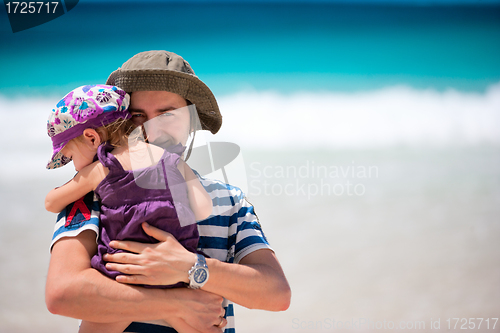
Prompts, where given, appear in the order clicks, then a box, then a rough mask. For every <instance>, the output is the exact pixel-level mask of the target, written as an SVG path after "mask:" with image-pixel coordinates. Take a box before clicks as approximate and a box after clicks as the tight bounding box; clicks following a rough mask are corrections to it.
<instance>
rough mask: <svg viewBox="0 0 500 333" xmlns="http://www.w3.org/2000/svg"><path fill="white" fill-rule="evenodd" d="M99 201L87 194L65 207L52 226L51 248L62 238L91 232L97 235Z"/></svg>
mask: <svg viewBox="0 0 500 333" xmlns="http://www.w3.org/2000/svg"><path fill="white" fill-rule="evenodd" d="M99 214H100V212H99V200H98V199H97V196H96V195H95V194H94V192H89V193H87V194H86V195H85V196H83V197H82V198H80V199H79V200H77V201H75V202H73V203H72V204H69V205H68V206H66V208H65V209H63V210H62V211H61V212H60V213H59V214H58V215H57V220H56V224H55V226H54V234H53V235H52V242H51V243H50V250H51V251H52V246H54V244H55V243H56V242H57V241H58V240H59V239H61V238H63V237H75V236H78V235H79V234H80V233H81V232H82V231H85V230H93V231H94V232H95V233H96V237H97V236H98V235H99Z"/></svg>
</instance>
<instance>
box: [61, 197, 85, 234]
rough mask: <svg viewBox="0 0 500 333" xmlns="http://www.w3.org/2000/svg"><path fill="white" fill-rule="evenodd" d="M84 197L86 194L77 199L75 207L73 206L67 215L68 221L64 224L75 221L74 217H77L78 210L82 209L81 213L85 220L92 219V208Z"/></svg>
mask: <svg viewBox="0 0 500 333" xmlns="http://www.w3.org/2000/svg"><path fill="white" fill-rule="evenodd" d="M83 198H85V196H83V197H81V198H80V199H78V200H77V201H75V203H74V204H73V207H72V208H71V211H70V212H69V214H68V215H66V223H65V224H64V226H65V227H67V226H69V225H70V224H71V221H73V217H75V215H76V212H77V211H78V210H80V213H82V215H83V217H84V218H85V221H87V220H90V210H89V208H88V207H87V205H86V204H85V202H84V201H83Z"/></svg>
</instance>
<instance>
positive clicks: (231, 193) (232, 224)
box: [51, 174, 271, 333]
mask: <svg viewBox="0 0 500 333" xmlns="http://www.w3.org/2000/svg"><path fill="white" fill-rule="evenodd" d="M197 176H198V178H199V179H200V182H201V184H202V185H203V186H204V188H205V190H206V191H207V193H208V194H209V195H210V197H211V198H212V203H213V210H212V215H211V216H210V217H209V218H207V219H206V220H203V221H199V222H197V223H198V232H199V234H200V241H199V243H198V249H199V250H201V251H203V252H204V253H205V254H207V255H208V256H209V257H211V258H215V259H218V260H220V261H224V262H228V263H238V262H239V261H240V260H241V259H242V258H243V257H245V256H246V255H248V254H250V253H252V252H254V251H256V250H260V249H271V248H270V246H269V243H268V242H267V239H266V237H265V236H264V233H263V232H262V228H261V226H260V223H259V221H258V219H257V216H256V215H255V213H254V209H253V206H252V205H251V204H250V203H249V202H248V201H247V199H246V197H245V195H244V193H243V192H242V191H241V190H240V189H239V188H237V187H234V186H231V185H228V184H225V183H223V182H220V181H217V180H210V179H204V178H203V177H201V176H200V175H198V174H197ZM82 200H83V203H84V204H85V206H83V205H82V204H81V203H80V205H78V202H77V203H75V204H71V205H69V206H68V207H67V208H66V209H65V210H63V211H62V212H61V213H59V215H58V217H57V222H56V225H55V228H54V235H53V238H52V243H51V248H52V245H53V244H54V243H55V242H56V241H57V240H59V239H60V238H62V237H75V236H76V235H78V234H79V233H80V232H82V231H84V230H89V229H90V230H94V231H95V232H96V234H98V233H99V203H98V201H97V198H96V197H95V196H93V195H92V194H88V195H87V196H86V197H85V198H83V199H82ZM75 206H76V207H75ZM85 207H87V209H88V211H83V212H82V211H81V210H85ZM68 220H70V221H69V223H68V222H67V221H68ZM224 306H225V308H226V319H227V322H228V324H227V326H226V327H225V331H224V332H225V333H234V332H235V325H234V309H233V304H232V303H231V302H229V301H225V304H224ZM157 325H162V326H164V325H167V323H165V322H163V321H154V322H149V323H148V324H141V323H134V327H133V329H134V332H143V333H146V332H156V331H157V332H161V331H162V329H161V327H158V326H157Z"/></svg>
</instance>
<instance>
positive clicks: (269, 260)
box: [202, 249, 291, 311]
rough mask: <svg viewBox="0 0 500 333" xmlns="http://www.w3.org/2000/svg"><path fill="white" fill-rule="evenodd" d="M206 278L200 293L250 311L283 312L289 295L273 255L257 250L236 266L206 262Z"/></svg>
mask: <svg viewBox="0 0 500 333" xmlns="http://www.w3.org/2000/svg"><path fill="white" fill-rule="evenodd" d="M207 264H208V266H209V271H210V278H209V279H208V281H207V283H206V284H205V286H204V287H203V288H202V289H203V290H206V291H209V292H211V293H215V294H218V295H221V296H223V297H225V298H227V299H229V300H231V301H233V302H235V303H237V304H239V305H242V306H245V307H247V308H250V309H261V310H268V311H284V310H286V309H288V307H289V305H290V298H291V291H290V287H289V285H288V282H287V280H286V278H285V275H284V273H283V271H282V269H281V266H280V265H279V263H278V261H277V259H276V257H275V256H274V253H273V252H272V251H270V250H267V249H264V250H258V251H255V252H253V253H251V254H249V255H247V256H246V257H244V258H243V259H242V260H241V262H240V264H229V263H224V262H220V261H218V260H214V259H207Z"/></svg>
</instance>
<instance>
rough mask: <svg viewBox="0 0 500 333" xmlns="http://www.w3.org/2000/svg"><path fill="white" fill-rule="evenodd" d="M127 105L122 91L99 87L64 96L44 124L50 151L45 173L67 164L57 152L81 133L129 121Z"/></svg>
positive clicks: (78, 90)
mask: <svg viewBox="0 0 500 333" xmlns="http://www.w3.org/2000/svg"><path fill="white" fill-rule="evenodd" d="M129 104H130V96H129V95H128V94H127V93H126V92H125V91H124V90H122V89H120V88H118V87H114V86H107V85H103V84H96V85H88V86H82V87H79V88H76V89H74V90H72V91H71V92H70V93H69V94H67V95H66V96H64V98H63V99H61V100H60V101H59V103H57V105H56V108H55V109H52V112H51V113H50V116H49V119H48V121H47V133H48V135H49V137H50V138H51V139H52V147H53V152H52V158H51V160H50V161H49V163H48V164H47V169H55V168H59V167H61V166H63V165H65V164H67V163H69V162H70V161H71V159H70V158H67V157H66V156H64V155H63V154H62V153H61V149H63V148H64V146H65V145H66V144H67V143H68V142H69V141H70V140H72V139H74V138H77V137H79V136H80V135H82V134H83V131H84V130H85V129H87V128H98V127H101V126H105V125H108V124H110V123H112V122H114V121H116V120H118V119H120V118H122V119H128V118H130V113H129V112H128V106H129Z"/></svg>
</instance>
